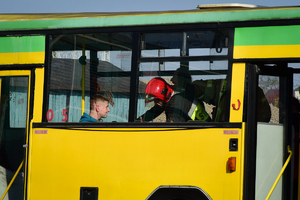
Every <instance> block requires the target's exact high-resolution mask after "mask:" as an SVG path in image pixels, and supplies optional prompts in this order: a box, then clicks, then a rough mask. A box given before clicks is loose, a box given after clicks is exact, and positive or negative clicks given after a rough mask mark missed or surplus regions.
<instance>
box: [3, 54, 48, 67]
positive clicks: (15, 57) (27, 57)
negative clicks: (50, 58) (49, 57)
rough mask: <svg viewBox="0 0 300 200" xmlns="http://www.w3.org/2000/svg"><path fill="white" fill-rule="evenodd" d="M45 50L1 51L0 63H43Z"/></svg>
mask: <svg viewBox="0 0 300 200" xmlns="http://www.w3.org/2000/svg"><path fill="white" fill-rule="evenodd" d="M44 62H45V52H22V53H0V65H11V64H43V63H44Z"/></svg>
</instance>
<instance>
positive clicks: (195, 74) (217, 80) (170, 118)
mask: <svg viewBox="0 0 300 200" xmlns="http://www.w3.org/2000/svg"><path fill="white" fill-rule="evenodd" d="M214 64H215V67H213V65H214ZM227 69H228V62H227V61H207V62H206V61H198V62H161V63H159V62H148V63H141V64H140V72H141V73H140V77H139V90H138V91H139V93H138V106H137V107H138V108H137V119H136V120H137V121H141V122H148V121H153V122H192V121H206V122H213V121H215V122H220V121H225V120H226V115H227V114H226V113H225V110H226V108H225V106H226V105H227V104H226V98H225V95H226V83H227V80H226V78H227Z"/></svg>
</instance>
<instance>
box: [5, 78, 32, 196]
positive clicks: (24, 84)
mask: <svg viewBox="0 0 300 200" xmlns="http://www.w3.org/2000/svg"><path fill="white" fill-rule="evenodd" d="M28 82H29V81H28V77H0V89H1V94H0V96H1V102H0V103H1V104H0V115H1V120H0V180H1V185H0V193H1V194H3V193H4V191H5V189H6V187H7V186H8V184H9V183H10V181H11V179H12V178H13V176H14V175H15V173H16V171H17V169H18V167H19V166H20V164H21V163H22V161H23V160H24V155H25V152H24V148H23V144H25V139H26V125H27V121H26V120H27V105H28ZM23 169H24V168H22V169H21V171H20V172H19V173H18V174H17V176H16V179H15V181H14V184H12V187H11V189H10V190H9V191H8V194H7V195H6V198H7V199H8V197H9V199H20V200H21V199H23V194H24V193H23V187H24V182H23V181H24V170H23Z"/></svg>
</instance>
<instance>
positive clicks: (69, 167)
mask: <svg viewBox="0 0 300 200" xmlns="http://www.w3.org/2000/svg"><path fill="white" fill-rule="evenodd" d="M231 138H236V139H238V151H229V141H230V139H231ZM241 138H242V129H236V128H235V129H220V128H209V129H154V128H153V129H105V130H104V129H98V130H96V129H91V130H66V129H33V131H32V135H31V139H32V141H31V146H30V149H29V151H30V155H31V159H30V163H29V176H30V177H29V179H30V181H29V183H28V184H29V193H28V197H29V199H44V200H46V199H64V200H65V199H79V196H80V188H81V187H98V188H99V199H107V200H109V199H112V200H115V199H146V198H147V196H149V195H150V194H151V192H152V191H154V190H155V189H156V188H157V187H159V186H161V185H185V186H186V185H188V186H197V187H200V188H202V189H203V190H204V191H205V192H206V193H208V195H209V196H210V197H211V198H212V199H233V200H234V199H239V198H240V188H241V160H242V158H241V155H242V154H241V152H242V143H241V141H242V139H241ZM230 157H236V171H233V172H230V171H228V170H227V160H228V158H230Z"/></svg>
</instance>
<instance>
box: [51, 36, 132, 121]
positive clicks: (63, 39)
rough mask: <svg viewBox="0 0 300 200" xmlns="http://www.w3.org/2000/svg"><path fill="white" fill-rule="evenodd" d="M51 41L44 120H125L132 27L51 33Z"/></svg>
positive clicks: (126, 119) (127, 108)
mask: <svg viewBox="0 0 300 200" xmlns="http://www.w3.org/2000/svg"><path fill="white" fill-rule="evenodd" d="M51 41H52V43H51V45H52V46H51V47H52V50H51V55H52V56H51V57H52V59H51V71H50V73H49V82H48V87H49V89H50V94H49V98H48V112H47V113H46V118H47V121H48V122H79V121H81V122H97V121H102V122H112V121H117V122H128V115H129V97H130V70H131V54H132V33H101V34H100V33H97V34H88V35H81V34H77V35H53V36H52V40H51ZM95 98H96V100H94V99H95ZM82 111H84V112H85V114H84V115H83V116H82Z"/></svg>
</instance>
